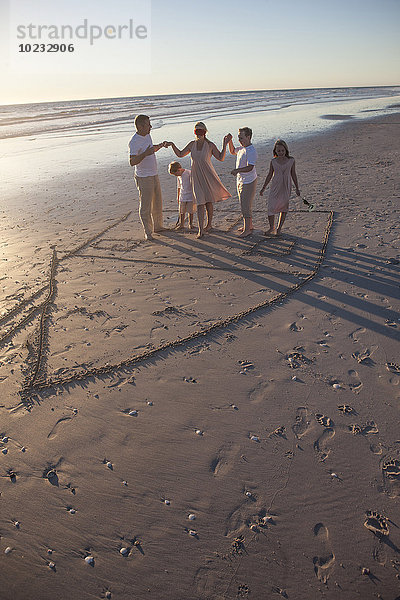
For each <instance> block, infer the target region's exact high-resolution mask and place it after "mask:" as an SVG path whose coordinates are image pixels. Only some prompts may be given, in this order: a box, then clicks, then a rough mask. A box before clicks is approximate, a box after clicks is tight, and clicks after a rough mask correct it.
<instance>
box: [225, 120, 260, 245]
mask: <svg viewBox="0 0 400 600" xmlns="http://www.w3.org/2000/svg"><path fill="white" fill-rule="evenodd" d="M252 135H253V132H252V130H251V129H250V127H241V128H240V129H239V135H238V139H239V142H240V147H238V148H235V147H234V146H233V142H232V140H230V142H229V152H230V153H231V154H236V169H233V171H231V173H232V175H236V178H237V190H238V196H239V201H240V207H241V209H242V215H243V231H242V233H241V234H240V237H247V236H248V235H251V233H252V231H253V220H252V207H253V201H254V198H255V195H256V187H257V173H256V167H255V164H256V161H257V152H256V149H255V148H254V146H253V144H252V143H251V136H252Z"/></svg>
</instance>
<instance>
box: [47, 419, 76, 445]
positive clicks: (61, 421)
mask: <svg viewBox="0 0 400 600" xmlns="http://www.w3.org/2000/svg"><path fill="white" fill-rule="evenodd" d="M72 418H73V417H61V419H58V421H57V423H56V424H55V425H54V427H53V428H52V430H51V431H50V433H49V434H48V435H47V439H48V440H52V439H53V438H55V437H56V435H57V434H58V431H59V429H60V427H61V425H64V424H65V422H66V421H71V419H72Z"/></svg>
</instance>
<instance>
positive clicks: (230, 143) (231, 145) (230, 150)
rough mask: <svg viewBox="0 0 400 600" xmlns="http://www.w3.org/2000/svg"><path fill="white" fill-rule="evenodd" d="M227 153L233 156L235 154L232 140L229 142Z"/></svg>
mask: <svg viewBox="0 0 400 600" xmlns="http://www.w3.org/2000/svg"><path fill="white" fill-rule="evenodd" d="M229 152H230V153H231V154H233V155H235V154H237V152H236V150H235V146H234V145H233V141H232V138H231V139H230V140H229Z"/></svg>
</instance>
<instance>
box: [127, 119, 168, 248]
mask: <svg viewBox="0 0 400 600" xmlns="http://www.w3.org/2000/svg"><path fill="white" fill-rule="evenodd" d="M135 127H136V133H135V135H134V136H133V137H132V139H131V141H130V142H129V154H130V156H129V163H130V165H131V167H135V182H136V187H137V189H138V190H139V198H140V204H139V217H140V220H141V222H142V225H143V229H144V237H145V239H146V240H152V239H153V235H152V234H153V232H156V233H157V232H159V231H164V227H163V215H162V196H161V186H160V180H159V178H158V174H157V160H156V156H155V153H156V152H158V151H159V149H160V148H163V147H164V143H162V144H156V145H155V146H154V145H153V141H152V139H151V135H150V130H151V123H150V117H148V116H147V115H137V117H136V118H135Z"/></svg>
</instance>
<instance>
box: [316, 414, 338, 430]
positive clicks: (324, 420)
mask: <svg viewBox="0 0 400 600" xmlns="http://www.w3.org/2000/svg"><path fill="white" fill-rule="evenodd" d="M315 419H316V421H317V422H318V423H319V424H320V425H323V427H333V426H334V422H333V421H332V419H331V418H330V417H326V416H325V415H321V414H320V413H316V415H315Z"/></svg>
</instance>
